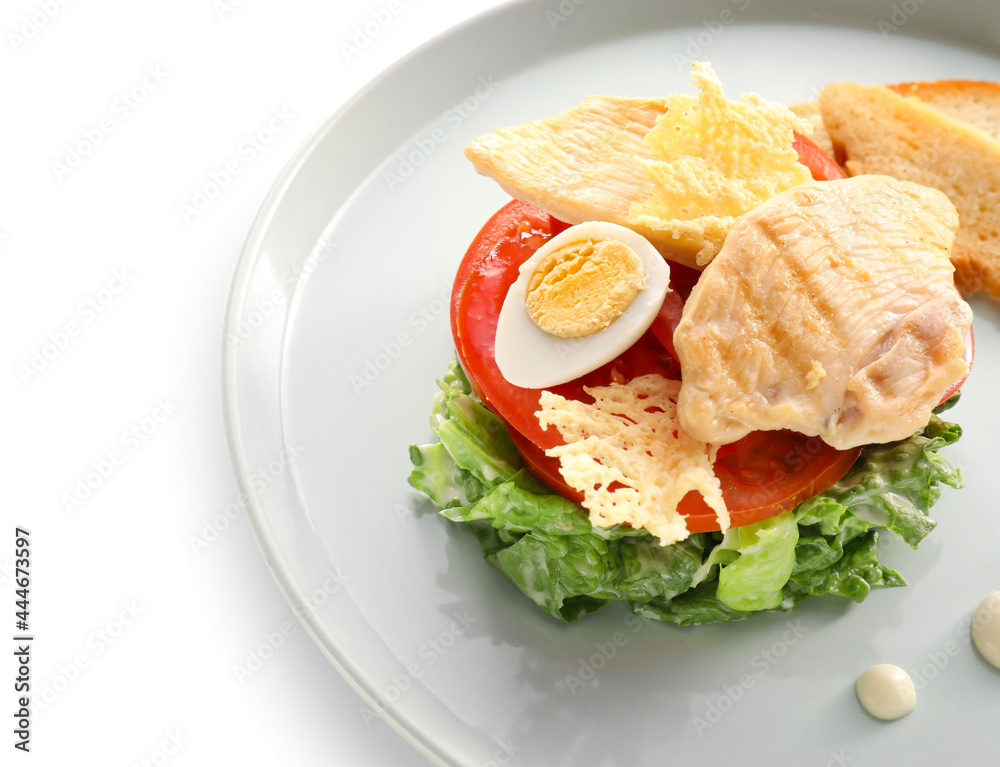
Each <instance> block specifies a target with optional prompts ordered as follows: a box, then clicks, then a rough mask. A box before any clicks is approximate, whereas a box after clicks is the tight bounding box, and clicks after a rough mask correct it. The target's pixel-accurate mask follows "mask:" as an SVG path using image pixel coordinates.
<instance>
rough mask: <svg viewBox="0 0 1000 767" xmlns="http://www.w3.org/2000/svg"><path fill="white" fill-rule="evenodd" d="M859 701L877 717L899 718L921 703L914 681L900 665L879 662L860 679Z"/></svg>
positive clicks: (858, 685) (858, 686)
mask: <svg viewBox="0 0 1000 767" xmlns="http://www.w3.org/2000/svg"><path fill="white" fill-rule="evenodd" d="M856 691H857V695H858V700H859V701H860V702H861V705H862V706H863V707H864V709H865V711H867V712H868V713H869V714H871V715H872V716H874V717H876V718H877V719H886V720H891V719H899V718H900V717H903V716H906V715H907V714H909V713H910V712H911V711H913V709H914V708H916V705H917V692H916V690H915V689H914V688H913V680H912V679H910V675H909V674H907V673H906V672H905V671H904V670H903V669H901V668H900V667H899V666H894V665H892V664H891V663H879V664H878V665H875V666H872V667H871V668H870V669H868V670H867V671H866V672H865V673H863V674H862V675H861V676H860V677H859V678H858V684H857V686H856Z"/></svg>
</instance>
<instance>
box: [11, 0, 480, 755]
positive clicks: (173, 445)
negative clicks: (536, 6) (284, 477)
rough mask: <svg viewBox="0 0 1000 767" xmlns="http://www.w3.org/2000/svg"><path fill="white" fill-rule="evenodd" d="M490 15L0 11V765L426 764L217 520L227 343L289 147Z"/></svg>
mask: <svg viewBox="0 0 1000 767" xmlns="http://www.w3.org/2000/svg"><path fill="white" fill-rule="evenodd" d="M499 4H500V2H499V0H464V1H462V2H459V0H392V2H390V1H389V0H350V2H348V1H347V0H335V1H334V2H320V0H283V1H282V2H277V0H180V1H178V2H172V3H149V2H125V0H94V1H93V2H89V3H77V2H70V1H68V0H61V1H59V2H57V0H34V1H33V2H28V1H26V0H11V2H7V3H5V4H4V6H3V10H2V12H0V32H2V34H3V39H2V40H0V104H2V105H3V117H2V122H0V137H2V139H3V140H2V142H0V178H2V184H0V265H2V268H3V272H2V273H3V277H4V279H3V288H2V299H0V307H2V308H0V311H2V326H3V329H2V339H3V340H2V342H0V343H2V349H3V355H2V362H3V366H4V371H3V375H2V376H0V381H2V384H0V385H2V387H3V391H2V398H0V401H2V402H3V405H2V413H3V415H2V420H0V434H2V443H3V462H2V470H3V473H4V487H6V488H8V489H12V490H13V493H12V494H9V495H8V496H7V502H6V503H4V504H3V507H4V511H3V514H2V521H3V524H2V526H0V637H2V641H0V655H2V656H3V657H4V658H5V660H4V662H3V663H2V664H0V673H2V674H3V677H2V682H0V689H2V690H3V693H2V698H0V710H2V711H3V712H4V713H5V714H6V716H5V717H4V726H3V728H2V732H3V735H2V737H0V749H2V754H3V755H2V757H0V763H3V764H17V763H26V764H37V765H70V764H97V763H99V764H102V765H132V764H143V763H146V764H157V765H161V764H170V765H177V766H178V767H180V765H184V764H198V765H203V764H247V765H254V764H282V765H284V764H290V765H314V764H315V765H318V764H350V765H369V764H370V765H383V764H392V765H399V766H403V765H419V764H425V763H426V762H425V761H424V760H423V759H422V758H421V757H420V756H419V755H418V754H417V753H416V752H415V751H413V750H412V749H411V748H410V747H409V746H408V745H407V744H406V743H405V742H404V741H403V740H402V738H400V737H399V736H398V735H396V734H395V733H394V732H393V731H392V730H391V729H390V728H389V727H388V726H387V725H386V724H385V723H383V722H382V721H381V720H374V721H372V720H370V719H366V717H365V716H364V714H363V709H362V702H361V700H360V699H359V698H358V697H357V696H356V695H355V693H354V692H353V691H352V690H351V688H350V687H349V686H348V685H347V683H346V682H345V681H344V680H343V679H341V678H340V676H339V675H338V674H337V672H336V671H335V670H334V669H333V668H332V667H331V666H330V665H329V664H328V662H327V661H326V659H325V658H324V657H323V655H322V654H321V653H320V651H319V650H318V649H317V647H315V646H314V644H313V642H312V640H311V639H310V638H309V637H308V636H307V635H306V633H305V631H304V629H303V628H302V627H301V626H300V625H299V624H298V622H297V621H296V619H295V617H294V616H293V614H292V611H291V609H290V608H289V606H288V605H287V604H286V603H285V601H284V600H283V598H282V597H281V595H280V593H279V591H278V588H277V587H276V585H275V583H274V582H273V580H272V578H271V576H270V574H269V573H268V571H267V568H266V567H265V565H264V562H263V559H262V557H261V556H260V554H259V552H258V549H257V546H256V544H255V542H254V540H253V537H252V536H251V534H250V531H249V528H248V526H247V523H246V520H245V519H244V518H243V515H242V512H238V509H237V507H236V505H235V501H236V498H237V489H236V484H235V481H234V479H233V477H232V471H231V468H230V464H229V459H228V454H227V449H226V444H225V438H224V435H223V428H222V418H221V406H220V388H219V359H220V351H221V345H222V342H221V326H222V318H223V310H224V306H225V301H226V295H227V290H228V287H229V281H230V278H231V275H232V273H233V269H234V266H235V263H236V260H237V257H238V254H239V251H240V247H241V244H242V241H243V238H244V236H245V234H246V232H247V230H248V229H249V227H250V224H251V221H252V219H253V217H254V214H255V212H256V210H257V208H258V206H259V205H260V203H261V201H262V200H263V198H264V196H265V194H266V192H267V190H268V188H269V186H270V185H271V183H272V181H273V180H274V178H275V177H276V175H277V174H278V172H279V171H280V169H281V168H282V166H283V165H284V164H285V162H286V161H287V160H288V158H289V157H290V156H291V154H292V153H293V152H294V150H295V149H296V147H297V146H298V145H299V144H300V143H301V142H302V141H303V140H305V139H306V138H307V137H308V136H309V135H310V134H311V133H312V132H313V130H314V129H315V128H317V127H318V126H319V125H320V123H321V122H322V121H323V120H324V119H325V118H326V117H327V116H328V115H329V114H331V113H332V112H334V111H335V110H337V109H338V108H339V107H340V106H341V105H342V104H344V103H345V102H346V101H347V100H348V99H349V98H350V97H351V95H352V94H354V93H355V92H356V91H357V90H359V89H360V88H362V87H363V86H364V85H365V84H366V83H367V82H369V81H370V80H372V78H374V77H376V76H377V75H378V73H379V72H380V71H382V70H384V69H385V68H386V67H388V66H390V65H392V63H393V62H395V61H396V60H398V59H399V58H400V57H402V56H404V55H405V54H406V53H407V52H408V51H410V50H412V49H413V48H415V47H417V46H418V45H420V44H422V43H424V42H425V41H427V40H429V39H431V38H433V37H434V36H436V35H437V34H439V33H441V32H442V31H444V30H446V29H448V28H450V27H452V26H454V25H456V24H458V23H461V22H462V21H463V20H464V19H466V18H468V17H470V16H472V15H475V14H477V13H479V12H482V11H483V10H485V9H487V8H489V7H492V6H495V5H499ZM366 30H367V31H368V32H369V33H372V34H371V35H370V36H369V35H366V32H365V31H366ZM400 119H402V120H405V119H406V116H405V115H400ZM373 130H377V127H375V128H373ZM209 198H211V199H209ZM15 526H21V527H24V528H27V529H28V530H30V540H31V567H30V569H31V603H30V610H31V616H30V633H31V634H32V635H33V636H34V637H35V640H34V642H33V645H32V658H31V671H32V682H33V689H32V694H33V698H34V702H35V707H34V710H33V712H32V715H31V752H30V754H28V755H25V754H22V753H19V752H17V751H14V749H13V748H12V746H13V742H14V739H15V736H14V735H13V730H14V722H15V719H14V718H12V717H11V714H12V713H13V712H14V711H15V710H16V707H17V697H18V695H17V694H16V693H15V692H14V690H13V689H12V688H13V684H12V680H13V679H14V677H15V676H16V674H17V671H16V668H15V665H14V663H13V660H12V650H13V644H14V643H13V642H12V641H11V640H10V638H11V637H12V636H13V635H14V633H15V629H14V621H15V617H14V604H13V603H14V600H15V585H14V573H13V565H14V548H15V547H14V540H15V536H14V529H15ZM11 754H13V756H11ZM144 760H145V761H144Z"/></svg>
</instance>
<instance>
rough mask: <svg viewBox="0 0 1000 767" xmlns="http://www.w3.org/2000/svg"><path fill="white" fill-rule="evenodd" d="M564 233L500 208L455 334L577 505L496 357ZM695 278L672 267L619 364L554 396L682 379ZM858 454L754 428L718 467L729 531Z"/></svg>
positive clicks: (467, 277) (520, 210)
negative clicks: (549, 250)
mask: <svg viewBox="0 0 1000 767" xmlns="http://www.w3.org/2000/svg"><path fill="white" fill-rule="evenodd" d="M820 151H821V150H820ZM563 228H565V224H562V223H561V222H559V221H558V220H556V219H553V218H551V217H550V216H549V215H548V214H546V213H545V212H543V211H542V210H540V209H538V208H536V207H534V206H532V205H528V204H527V203H523V202H519V201H513V202H511V203H508V204H507V205H506V206H505V207H503V208H502V209H501V210H499V211H498V212H497V213H496V214H495V215H494V216H493V217H492V218H491V219H490V220H489V221H488V222H487V223H486V225H485V226H484V227H483V229H482V230H481V231H480V232H479V234H478V235H477V237H476V239H475V240H474V241H473V243H472V245H471V246H470V247H469V250H468V252H467V253H466V255H465V258H464V259H463V261H462V264H461V266H460V267H459V270H458V273H457V275H456V277H455V285H454V291H453V294H452V304H451V328H452V335H453V336H454V340H455V347H456V350H457V352H458V357H459V360H460V362H461V363H462V367H463V368H464V369H465V371H466V373H467V374H468V376H469V380H470V382H471V383H472V386H473V390H474V391H475V392H476V394H477V395H478V396H479V397H480V398H481V399H482V400H483V401H484V402H485V403H486V405H487V406H488V407H489V408H490V409H491V410H493V412H495V413H496V414H497V415H498V416H500V417H501V418H502V419H503V420H504V421H505V422H506V423H507V424H508V426H509V428H510V431H511V437H512V439H513V440H514V443H515V445H517V447H518V449H519V450H520V452H521V454H522V456H523V457H524V460H525V462H526V463H527V465H528V466H529V468H531V469H532V471H534V473H535V474H536V475H537V476H538V477H539V479H541V480H542V481H543V482H545V483H546V484H548V485H549V486H550V487H552V488H553V489H554V490H555V491H556V492H558V493H560V494H561V495H563V496H565V497H567V498H569V499H571V500H574V501H576V502H579V501H580V500H581V495H580V494H579V493H577V492H576V491H574V490H573V489H572V488H570V487H569V486H568V485H566V483H565V482H564V481H563V479H562V476H561V474H560V473H559V462H558V460H557V459H555V458H550V457H549V456H546V455H545V450H546V449H548V448H551V447H555V446H556V445H560V444H563V440H562V437H561V436H560V435H559V432H558V430H556V429H555V428H554V427H548V428H546V429H543V428H542V427H541V425H540V424H539V423H538V419H537V417H536V416H535V412H536V411H537V410H538V400H539V397H540V395H541V391H542V390H541V389H524V388H521V387H518V386H513V385H512V384H510V383H508V382H507V380H506V379H505V378H504V377H503V375H502V374H501V373H500V370H499V368H498V367H497V364H496V360H495V358H494V351H493V344H494V339H495V337H496V324H497V318H498V316H499V314H500V307H501V306H502V304H503V300H504V298H505V296H506V295H507V290H508V289H509V288H510V286H511V285H512V284H513V283H514V281H515V280H516V279H517V274H518V267H520V265H521V264H522V263H523V262H524V261H525V260H527V259H528V258H529V257H530V256H531V254H532V253H534V252H535V250H537V249H538V248H539V247H541V245H542V244H543V243H544V242H546V241H547V240H548V239H549V238H551V237H552V235H553V233H554V231H561V229H563ZM697 274H698V273H697V272H695V271H694V270H690V269H685V268H684V267H681V266H679V265H675V264H671V278H672V279H671V286H672V290H671V291H670V292H668V293H667V299H666V300H665V301H664V306H663V307H662V308H661V311H660V313H659V315H658V317H657V318H656V320H655V321H654V323H653V326H652V327H651V328H650V330H649V331H647V332H646V333H645V334H644V335H643V336H642V338H640V340H639V341H638V342H636V343H635V344H634V345H633V346H632V347H631V348H629V349H628V350H627V351H626V352H625V353H623V354H622V355H621V356H619V357H618V358H617V359H615V360H613V361H612V362H609V363H607V364H606V365H603V366H601V367H600V368H598V369H597V370H594V371H592V372H590V373H588V374H586V375H584V376H582V377H580V378H578V379H575V380H573V381H570V382H568V383H565V384H561V385H559V386H556V387H552V389H551V391H553V392H555V393H557V394H560V395H562V396H563V397H566V398H567V399H578V400H581V401H586V402H589V401H592V400H591V398H590V397H589V396H588V395H587V394H586V392H585V391H584V387H589V386H606V385H608V384H610V383H611V382H613V381H617V382H625V381H628V380H631V379H632V378H635V377H638V376H641V375H645V374H648V373H656V374H658V375H662V376H664V377H666V378H671V379H675V380H676V379H679V377H680V365H679V363H678V362H677V360H676V358H675V356H674V355H673V330H674V328H675V327H676V323H677V321H679V319H680V313H681V311H682V309H683V299H684V297H686V295H687V294H688V293H689V292H690V289H691V287H693V285H694V283H695V281H696V280H697ZM859 452H860V450H859V449H855V450H848V451H839V450H835V449H833V448H832V447H830V446H829V445H826V443H824V442H822V441H821V440H819V439H818V438H815V437H814V438H809V437H805V436H803V435H801V434H796V433H794V432H754V433H752V434H750V435H748V436H747V437H745V438H744V439H742V440H740V441H739V442H736V443H734V444H733V445H727V446H725V448H723V449H721V450H720V453H719V456H718V457H717V460H716V463H715V469H716V475H717V476H718V477H719V480H720V482H721V484H722V494H723V497H724V499H725V501H726V506H727V508H729V510H730V515H731V522H732V525H733V526H739V525H745V524H750V523H752V522H757V521H760V520H762V519H767V518H768V517H772V516H775V515H777V514H779V513H781V512H783V511H787V510H789V509H791V508H794V507H795V506H796V505H798V504H799V503H800V502H801V501H803V500H806V499H807V498H810V497H812V496H813V495H815V494H817V493H819V492H822V491H823V490H826V489H827V488H829V487H830V486H831V485H833V484H834V483H835V482H836V481H837V480H839V479H840V478H841V477H843V476H844V474H846V473H847V471H848V470H849V469H850V468H851V466H852V465H853V463H854V461H855V459H856V458H857V455H858V453H859ZM679 510H680V512H681V513H682V514H685V515H686V516H687V522H688V529H690V530H691V531H692V532H705V531H708V530H718V529H719V525H718V522H717V520H716V517H715V512H714V511H712V510H711V509H709V508H708V506H707V505H706V504H705V502H704V500H703V498H702V496H701V495H700V494H698V493H693V492H692V493H689V494H688V495H687V496H686V497H685V498H684V500H683V501H682V502H681V505H680V508H679Z"/></svg>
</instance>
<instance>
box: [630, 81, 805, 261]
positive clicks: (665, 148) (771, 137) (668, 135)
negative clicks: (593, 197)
mask: <svg viewBox="0 0 1000 767" xmlns="http://www.w3.org/2000/svg"><path fill="white" fill-rule="evenodd" d="M693 69H694V78H693V79H694V84H695V85H696V86H697V87H698V88H699V90H700V93H699V94H698V95H697V96H687V95H684V94H674V95H672V96H670V97H668V98H667V99H666V102H665V106H666V108H665V110H664V111H663V114H661V115H660V116H659V117H657V118H656V125H655V126H654V127H653V128H652V129H651V130H650V131H649V133H647V134H646V136H645V142H646V144H647V145H648V146H649V148H650V150H651V154H652V155H653V157H652V158H650V157H637V158H636V159H637V160H638V161H639V162H640V163H641V164H642V165H643V166H644V167H645V169H646V172H647V173H648V174H649V177H650V180H651V181H652V182H653V185H652V190H653V191H652V194H651V195H650V196H649V197H648V198H647V199H645V200H640V201H636V202H635V203H633V205H632V208H631V210H630V211H629V215H628V220H629V223H630V224H635V225H641V226H643V227H648V228H649V229H651V230H654V231H664V232H670V233H672V234H673V236H674V238H675V239H677V240H690V241H693V242H695V243H696V244H698V245H699V246H700V249H699V251H698V255H697V259H698V263H699V264H702V265H703V264H707V263H708V262H709V261H710V260H711V259H712V258H713V257H714V256H715V254H716V253H718V252H719V248H721V247H722V242H723V240H725V238H726V234H728V232H729V230H730V228H732V225H733V222H734V221H735V220H736V218H738V217H739V216H741V215H743V214H744V213H746V212H748V211H750V210H753V209H754V208H756V207H757V206H758V205H760V204H761V203H762V202H764V201H766V200H769V199H770V198H772V197H774V195H776V194H778V193H779V192H783V191H785V190H786V189H791V188H792V187H795V186H798V185H799V184H803V183H805V182H807V181H811V180H812V175H811V174H810V172H809V169H808V168H806V166H805V165H803V164H802V163H800V162H799V155H798V152H797V151H796V150H795V148H794V146H792V142H793V140H794V134H793V131H798V132H799V133H802V134H805V135H808V134H810V133H812V129H813V126H812V123H811V122H809V121H808V120H804V119H802V118H801V117H798V116H797V115H795V114H794V113H793V112H792V111H791V110H790V109H788V107H786V106H783V105H781V104H775V103H772V102H770V101H765V100H764V99H762V98H761V97H760V96H758V95H757V94H755V93H748V94H745V95H744V96H743V97H742V98H741V99H740V100H739V101H730V100H729V99H727V98H726V94H725V93H724V92H723V90H722V83H721V82H719V78H718V77H717V76H716V74H715V72H714V71H713V70H712V67H711V65H710V64H707V63H704V62H700V61H696V62H694V64H693Z"/></svg>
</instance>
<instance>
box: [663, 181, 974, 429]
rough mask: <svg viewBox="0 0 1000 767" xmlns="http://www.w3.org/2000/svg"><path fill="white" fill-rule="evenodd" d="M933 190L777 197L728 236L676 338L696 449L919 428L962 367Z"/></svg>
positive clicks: (855, 184)
mask: <svg viewBox="0 0 1000 767" xmlns="http://www.w3.org/2000/svg"><path fill="white" fill-rule="evenodd" d="M957 228H958V214H957V213H956V211H955V206H954V205H952V203H951V201H950V200H949V199H948V197H947V196H946V195H944V194H943V193H941V192H939V191H937V190H934V189H930V188H928V187H924V186H920V185H918V184H914V183H910V182H905V181H897V180H895V179H892V178H889V177H888V176H856V177H853V178H848V179H843V180H839V181H821V182H812V183H809V184H805V185H803V186H801V187H797V188H795V189H792V190H789V191H787V192H783V193H782V194H780V195H778V196H776V197H774V198H772V199H771V200H769V201H768V202H765V203H764V204H763V205H761V206H759V207H758V208H756V209H755V210H753V211H751V212H750V213H748V214H746V215H744V216H742V217H741V218H740V219H739V220H738V221H737V223H736V225H735V226H734V227H733V229H732V231H731V232H730V234H729V236H728V238H727V239H726V242H725V244H724V245H723V247H722V250H721V251H720V252H719V254H718V255H717V256H716V258H715V259H714V260H713V261H712V263H711V264H709V265H708V266H707V267H706V269H705V271H704V272H703V274H702V276H701V279H700V280H699V281H698V284H697V285H696V286H695V288H694V290H693V291H692V293H691V296H690V298H689V299H688V301H687V303H686V305H685V307H684V312H683V315H682V318H681V322H680V324H679V325H678V327H677V330H676V333H675V334H674V343H675V345H676V347H677V353H678V357H679V359H680V363H681V370H682V374H683V385H682V387H681V391H680V394H679V397H678V416H679V419H680V422H681V424H682V426H683V427H684V429H686V430H687V431H688V432H689V433H690V434H691V436H693V437H694V438H695V439H698V440H701V441H704V442H709V443H714V444H728V443H730V442H735V441H736V440H738V439H740V438H741V437H743V436H745V435H746V434H748V433H749V432H751V431H755V430H763V431H767V430H776V429H791V430H794V431H797V432H800V433H803V434H806V435H809V436H819V437H821V438H822V439H823V440H824V441H826V442H827V443H829V444H830V445H832V446H833V447H836V448H839V449H847V448H850V447H854V446H857V445H865V444H872V443H883V442H891V441H894V440H898V439H904V438H906V437H908V436H910V435H911V434H912V433H913V432H914V431H916V430H917V429H919V428H921V427H923V426H924V425H926V423H927V421H928V420H929V418H930V415H931V410H932V409H933V408H934V407H936V406H937V405H938V403H939V402H940V401H941V399H942V397H943V396H944V394H945V393H946V392H947V389H948V387H949V386H951V385H952V384H954V383H955V382H957V381H959V380H960V379H961V378H962V376H964V375H965V374H966V373H967V372H968V365H967V363H966V362H965V360H964V358H963V354H964V348H965V339H966V336H967V333H968V330H969V326H970V325H971V322H972V310H971V309H970V308H969V306H968V304H966V303H965V301H963V300H962V297H961V295H960V294H959V292H958V291H957V290H956V288H955V285H954V277H953V272H954V268H953V267H952V265H951V262H950V260H949V252H950V250H951V246H952V243H953V242H954V238H955V232H956V230H957Z"/></svg>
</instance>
